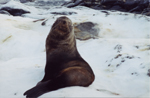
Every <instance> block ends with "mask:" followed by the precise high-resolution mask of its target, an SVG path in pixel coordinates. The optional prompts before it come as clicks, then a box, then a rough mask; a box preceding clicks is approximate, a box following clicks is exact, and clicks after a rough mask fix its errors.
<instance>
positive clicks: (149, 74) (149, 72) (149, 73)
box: [147, 69, 150, 77]
mask: <svg viewBox="0 0 150 98" xmlns="http://www.w3.org/2000/svg"><path fill="white" fill-rule="evenodd" d="M147 75H148V76H149V77H150V69H149V70H148V73H147Z"/></svg>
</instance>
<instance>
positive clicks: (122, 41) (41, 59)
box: [0, 1, 150, 98]
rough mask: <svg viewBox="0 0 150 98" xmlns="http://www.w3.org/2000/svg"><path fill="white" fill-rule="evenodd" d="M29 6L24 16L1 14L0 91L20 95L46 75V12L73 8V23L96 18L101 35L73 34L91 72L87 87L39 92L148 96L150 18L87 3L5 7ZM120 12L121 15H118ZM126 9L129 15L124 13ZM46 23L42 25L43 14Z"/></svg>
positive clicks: (48, 16) (3, 94)
mask: <svg viewBox="0 0 150 98" xmlns="http://www.w3.org/2000/svg"><path fill="white" fill-rule="evenodd" d="M11 2H12V3H11ZM17 5H18V6H17ZM4 6H5V7H6V6H7V7H13V8H22V9H24V10H25V9H26V10H29V11H31V14H26V15H25V16H24V17H13V16H7V15H2V14H0V21H1V24H0V77H1V79H0V97H1V98H8V97H23V93H24V92H25V91H26V90H28V89H30V88H31V87H33V86H35V85H36V83H38V82H39V81H40V80H41V79H42V78H43V76H44V68H45V62H46V55H45V40H46V37H47V35H48V33H49V31H50V28H51V26H52V24H53V23H54V21H55V20H56V19H57V17H60V16H63V15H52V14H50V12H59V11H60V12H62V11H69V12H70V11H72V12H76V13H77V14H74V15H69V16H67V17H69V18H70V19H71V20H72V22H73V23H78V22H79V23H80V22H88V21H91V22H93V23H97V24H98V25H99V28H100V32H99V38H98V39H90V40H86V41H79V40H77V48H78V50H79V53H80V54H81V56H82V57H83V58H84V59H85V60H86V61H87V62H88V63H89V65H90V66H91V67H92V69H93V71H94V73H95V81H94V82H93V84H92V85H90V86H89V87H78V86H76V87H66V88H63V89H59V90H56V91H52V92H49V93H46V94H44V95H42V96H41V98H42V97H50V96H51V97H114V98H116V97H139V98H142V97H143V98H144V97H149V96H150V84H149V81H150V77H149V76H148V75H147V73H148V69H150V61H149V60H150V33H149V32H150V22H149V21H148V20H149V19H150V18H149V17H147V16H141V15H134V14H130V13H123V12H110V11H108V13H109V14H110V15H106V13H103V12H101V11H98V10H93V9H89V8H86V7H81V6H79V7H75V8H70V9H69V8H65V7H51V8H50V9H48V10H43V9H38V8H35V7H34V6H28V5H24V4H21V3H19V2H17V1H10V2H9V3H7V4H4V5H3V7H4ZM120 13H121V14H122V15H120ZM125 14H127V15H125ZM43 18H44V20H43V21H45V20H47V21H46V25H44V26H42V25H41V24H42V22H43V21H37V19H43ZM35 21H37V22H35Z"/></svg>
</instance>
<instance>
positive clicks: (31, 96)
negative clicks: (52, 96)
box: [24, 81, 50, 98]
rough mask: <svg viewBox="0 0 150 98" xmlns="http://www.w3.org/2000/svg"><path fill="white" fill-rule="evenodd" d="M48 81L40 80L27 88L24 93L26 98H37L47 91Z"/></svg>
mask: <svg viewBox="0 0 150 98" xmlns="http://www.w3.org/2000/svg"><path fill="white" fill-rule="evenodd" d="M49 82H50V81H46V82H42V83H40V84H38V85H36V86H35V87H33V88H31V89H29V90H27V91H26V92H25V93H24V95H25V96H26V98H37V97H38V96H41V95H42V94H44V93H46V92H48V91H49V90H48V88H47V87H48V84H49Z"/></svg>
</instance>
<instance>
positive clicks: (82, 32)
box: [74, 22, 100, 40]
mask: <svg viewBox="0 0 150 98" xmlns="http://www.w3.org/2000/svg"><path fill="white" fill-rule="evenodd" d="M99 31H100V29H99V28H98V24H96V23H92V22H84V23H78V24H74V32H75V35H76V38H77V39H79V40H87V39H90V38H94V39H95V38H97V37H98V34H99Z"/></svg>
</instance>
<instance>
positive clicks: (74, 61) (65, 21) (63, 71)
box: [24, 16, 95, 98]
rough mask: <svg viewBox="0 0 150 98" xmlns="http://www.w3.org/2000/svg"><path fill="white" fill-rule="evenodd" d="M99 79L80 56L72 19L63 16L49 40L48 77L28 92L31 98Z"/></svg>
mask: <svg viewBox="0 0 150 98" xmlns="http://www.w3.org/2000/svg"><path fill="white" fill-rule="evenodd" d="M94 79H95V75H94V73H93V71H92V69H91V67H90V66H89V64H88V63H87V62H86V61H85V60H84V59H83V58H82V57H81V56H80V54H79V52H78V50H77V47H76V40H75V35H74V28H73V24H72V22H71V20H70V19H69V18H67V17H65V16H62V17H59V18H58V19H57V20H56V21H55V23H54V24H53V25H52V28H51V31H50V33H49V35H48V36H47V39H46V66H45V76H44V78H43V79H42V80H41V81H40V82H39V83H38V84H37V85H36V86H35V87H33V88H31V89H29V90H28V91H26V92H25V93H24V95H26V97H27V98H30V97H34V98H36V97H38V96H40V95H42V94H44V93H47V92H49V91H53V90H57V89H60V88H64V87H70V86H83V87H87V86H89V85H90V84H92V82H93V81H94Z"/></svg>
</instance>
